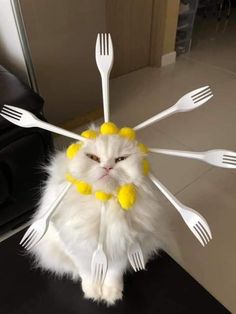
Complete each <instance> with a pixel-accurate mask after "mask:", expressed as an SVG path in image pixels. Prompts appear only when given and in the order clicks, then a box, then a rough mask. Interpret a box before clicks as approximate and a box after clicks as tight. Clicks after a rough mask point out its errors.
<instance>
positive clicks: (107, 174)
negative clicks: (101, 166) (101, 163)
mask: <svg viewBox="0 0 236 314" xmlns="http://www.w3.org/2000/svg"><path fill="white" fill-rule="evenodd" d="M106 177H109V173H105V174H103V175H102V176H101V177H100V178H99V180H102V179H103V178H106Z"/></svg>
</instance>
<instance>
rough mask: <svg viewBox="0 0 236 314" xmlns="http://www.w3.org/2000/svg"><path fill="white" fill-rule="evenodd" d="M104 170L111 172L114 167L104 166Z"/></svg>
mask: <svg viewBox="0 0 236 314" xmlns="http://www.w3.org/2000/svg"><path fill="white" fill-rule="evenodd" d="M103 169H105V170H106V171H107V172H109V171H110V170H111V169H112V167H111V166H104V167H103Z"/></svg>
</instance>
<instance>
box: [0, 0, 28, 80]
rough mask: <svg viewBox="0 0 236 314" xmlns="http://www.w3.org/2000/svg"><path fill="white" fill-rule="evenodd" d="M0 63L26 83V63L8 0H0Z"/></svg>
mask: <svg viewBox="0 0 236 314" xmlns="http://www.w3.org/2000/svg"><path fill="white" fill-rule="evenodd" d="M0 64H1V65H3V66H4V67H6V68H7V69H8V70H9V71H11V72H12V73H14V74H15V75H16V76H18V77H19V78H20V79H21V80H23V81H24V82H26V83H28V77H27V70H26V64H25V60H24V56H23V52H22V48H21V44H20V39H19V36H18V33H17V28H16V24H15V20H14V15H13V11H12V7H11V1H10V0H0Z"/></svg>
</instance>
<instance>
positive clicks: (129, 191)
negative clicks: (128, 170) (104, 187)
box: [117, 184, 136, 210]
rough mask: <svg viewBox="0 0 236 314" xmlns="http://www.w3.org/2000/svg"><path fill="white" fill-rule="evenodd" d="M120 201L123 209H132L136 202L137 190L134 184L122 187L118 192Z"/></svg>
mask: <svg viewBox="0 0 236 314" xmlns="http://www.w3.org/2000/svg"><path fill="white" fill-rule="evenodd" d="M117 197H118V201H119V203H120V206H121V207H122V208H123V209H126V210H128V209H130V208H131V207H133V205H134V203H135V201H136V190H135V186H134V185H133V184H125V185H122V186H121V187H120V189H119V191H118V195H117Z"/></svg>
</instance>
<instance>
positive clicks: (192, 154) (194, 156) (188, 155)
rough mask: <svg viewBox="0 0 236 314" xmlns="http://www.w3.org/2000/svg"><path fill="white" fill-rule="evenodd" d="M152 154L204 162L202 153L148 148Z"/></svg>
mask: <svg viewBox="0 0 236 314" xmlns="http://www.w3.org/2000/svg"><path fill="white" fill-rule="evenodd" d="M148 151H149V152H151V153H159V154H164V155H171V156H176V157H185V158H191V159H199V160H203V158H204V155H203V153H200V152H188V151H184V150H174V149H161V148H148Z"/></svg>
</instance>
